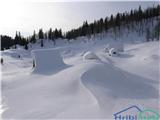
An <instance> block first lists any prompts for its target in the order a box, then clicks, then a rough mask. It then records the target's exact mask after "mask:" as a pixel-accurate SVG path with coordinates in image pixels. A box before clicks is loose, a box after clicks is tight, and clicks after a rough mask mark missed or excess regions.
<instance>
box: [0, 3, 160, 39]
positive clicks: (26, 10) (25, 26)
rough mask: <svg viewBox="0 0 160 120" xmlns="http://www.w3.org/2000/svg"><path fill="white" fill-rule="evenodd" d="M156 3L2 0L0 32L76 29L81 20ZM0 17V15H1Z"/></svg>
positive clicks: (23, 32) (27, 33)
mask: <svg viewBox="0 0 160 120" xmlns="http://www.w3.org/2000/svg"><path fill="white" fill-rule="evenodd" d="M157 4H158V2H138V1H134V2H115V1H114V2H9V3H8V2H2V3H0V15H1V19H0V34H7V35H11V36H12V37H14V35H15V31H16V30H17V31H21V33H22V35H24V36H27V35H31V34H32V33H33V30H36V31H38V29H39V28H43V29H44V30H48V29H49V28H50V27H52V28H55V27H57V28H62V30H63V31H66V30H70V29H72V28H77V27H79V26H80V25H82V23H83V21H85V20H87V21H88V22H93V21H94V20H98V19H99V18H101V17H102V18H105V17H106V16H110V15H111V14H116V13H117V12H125V11H130V10H131V9H135V8H138V7H139V5H141V6H142V9H145V8H147V7H148V6H153V5H157ZM2 16H3V17H2Z"/></svg>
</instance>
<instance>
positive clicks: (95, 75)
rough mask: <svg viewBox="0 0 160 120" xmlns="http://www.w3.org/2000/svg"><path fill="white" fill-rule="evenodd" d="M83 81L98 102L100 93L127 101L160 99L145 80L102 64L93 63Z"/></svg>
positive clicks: (104, 102)
mask: <svg viewBox="0 0 160 120" xmlns="http://www.w3.org/2000/svg"><path fill="white" fill-rule="evenodd" d="M81 79H82V82H83V83H84V85H85V86H86V87H87V88H88V89H89V90H90V91H91V92H92V94H93V95H94V96H96V98H97V100H98V101H99V99H100V95H99V93H101V94H104V95H109V96H112V97H117V98H127V99H128V98H129V99H133V98H134V99H144V98H157V97H158V91H157V90H156V89H155V88H154V87H153V86H152V85H150V84H148V83H147V82H146V81H147V80H146V79H145V78H142V77H139V76H134V75H133V74H129V73H127V72H125V71H121V70H120V69H117V68H115V67H113V66H111V65H109V64H103V63H101V62H95V63H91V67H90V68H89V69H88V70H87V71H86V72H85V73H84V74H83V75H82V77H81ZM135 88H136V89H135ZM99 103H101V104H102V106H103V107H104V104H107V103H106V101H105V100H104V101H101V102H99Z"/></svg>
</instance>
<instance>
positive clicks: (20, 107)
mask: <svg viewBox="0 0 160 120" xmlns="http://www.w3.org/2000/svg"><path fill="white" fill-rule="evenodd" d="M105 42H106V41H103V40H102V43H99V42H97V44H94V45H93V44H90V43H86V44H87V45H86V46H84V45H82V46H81V45H80V46H78V45H79V44H76V43H74V44H73V46H72V45H70V46H69V47H63V46H62V47H59V48H58V49H56V51H52V50H53V49H51V50H49V51H48V52H47V53H46V48H44V50H38V51H35V53H36V54H35V56H34V57H35V59H34V60H36V61H35V62H36V65H37V66H36V67H38V68H35V69H33V68H32V66H33V63H32V60H33V59H32V57H31V55H30V53H29V52H28V51H23V50H22V51H21V52H16V50H15V52H14V53H20V54H21V55H22V59H19V58H16V57H12V51H10V50H9V51H6V52H4V53H3V58H4V64H3V65H2V76H3V77H2V98H3V99H2V109H3V114H2V118H3V119H58V118H61V119H66V118H68V119H71V118H75V119H81V118H84V119H95V118H97V119H100V118H104V119H113V114H114V113H115V112H117V111H118V110H122V109H123V108H127V107H129V106H132V105H137V106H138V107H141V108H153V109H155V110H158V103H159V98H158V90H159V79H158V74H159V73H158V70H159V68H158V65H157V64H158V62H159V54H158V49H159V47H158V43H159V42H151V43H149V42H148V43H141V44H140V43H139V44H132V45H130V44H129V45H128V44H125V45H126V46H128V47H125V49H124V50H125V51H124V52H123V53H121V54H120V55H119V56H115V57H114V56H113V57H112V56H108V55H107V54H106V53H104V52H103V51H102V50H103V48H104V47H105V45H104V43H105ZM90 45H91V46H92V47H93V48H92V47H89V46H90ZM45 46H46V47H47V45H45ZM77 46H78V48H77ZM84 48H86V49H84ZM54 50H55V49H54ZM57 50H60V54H59V52H58V51H57ZM86 51H92V52H94V53H95V54H96V56H97V57H98V59H87V60H83V56H84V54H85V53H86ZM61 55H62V56H63V57H61ZM62 58H63V59H62ZM45 65H46V66H47V67H46V66H45ZM32 71H33V72H32Z"/></svg>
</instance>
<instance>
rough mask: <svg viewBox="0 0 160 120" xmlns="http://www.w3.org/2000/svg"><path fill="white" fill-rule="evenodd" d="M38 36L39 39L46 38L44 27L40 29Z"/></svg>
mask: <svg viewBox="0 0 160 120" xmlns="http://www.w3.org/2000/svg"><path fill="white" fill-rule="evenodd" d="M38 37H39V39H44V33H43V30H42V29H40V30H39V33H38Z"/></svg>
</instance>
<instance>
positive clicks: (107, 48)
mask: <svg viewBox="0 0 160 120" xmlns="http://www.w3.org/2000/svg"><path fill="white" fill-rule="evenodd" d="M109 49H110V46H109V44H107V45H106V47H105V48H104V52H105V53H109Z"/></svg>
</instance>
